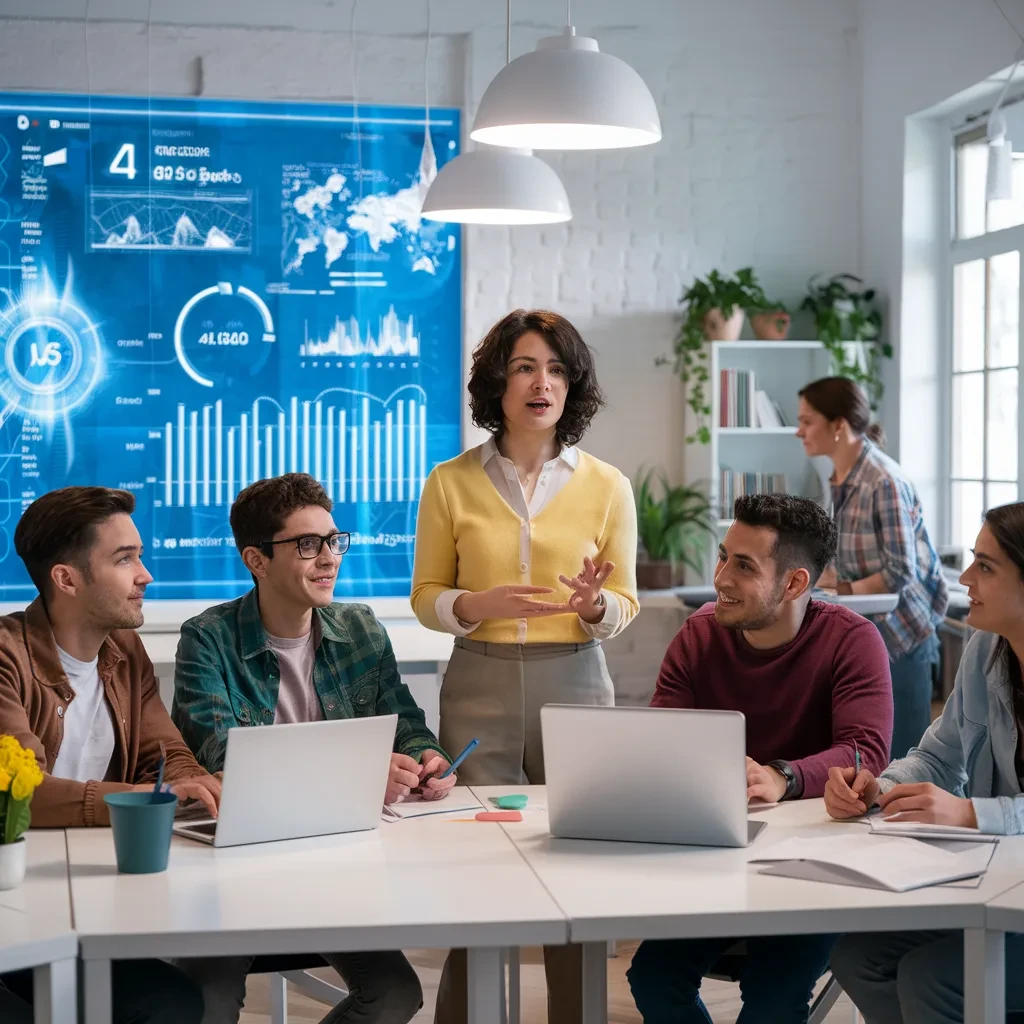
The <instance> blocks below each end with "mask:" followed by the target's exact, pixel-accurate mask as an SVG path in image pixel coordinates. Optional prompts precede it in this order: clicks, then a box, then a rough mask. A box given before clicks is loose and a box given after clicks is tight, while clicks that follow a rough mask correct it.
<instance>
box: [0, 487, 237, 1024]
mask: <svg viewBox="0 0 1024 1024" xmlns="http://www.w3.org/2000/svg"><path fill="white" fill-rule="evenodd" d="M134 509H135V499H134V497H133V496H132V495H131V494H130V493H129V492H128V491H115V490H110V489H108V488H105V487H66V488H64V489H63V490H59V491H51V492H50V493H49V494H44V495H43V496H42V497H41V498H39V499H37V500H36V501H34V502H33V503H32V504H31V505H30V506H29V507H28V508H27V509H26V510H25V512H24V514H23V515H22V517H21V521H20V522H19V523H18V526H17V529H16V530H15V532H14V547H15V550H16V551H17V553H18V555H19V556H20V558H21V559H22V561H23V562H24V563H25V567H26V569H27V570H28V573H29V576H30V577H31V579H32V582H33V583H34V584H35V586H36V588H37V589H38V591H39V597H37V598H36V600H35V601H33V602H32V604H30V605H29V606H28V608H27V609H26V610H25V611H24V612H23V613H22V612H20V613H17V614H14V615H7V616H3V617H0V733H7V734H9V735H11V736H14V737H15V738H16V739H17V740H18V741H19V742H20V743H21V744H22V746H25V747H29V748H31V749H32V750H33V751H35V755H36V758H37V759H38V761H39V765H40V767H41V768H42V769H43V771H44V772H45V773H46V776H45V778H44V780H43V783H42V785H40V786H39V788H38V789H37V790H36V792H35V796H34V797H33V800H32V824H33V826H34V827H36V828H72V827H78V826H83V825H107V824H109V823H110V817H109V814H108V812H107V806H106V804H105V803H104V802H103V797H104V795H105V794H107V793H116V792H122V791H126V790H131V789H151V788H152V786H153V784H154V782H155V780H156V770H157V763H158V761H159V759H160V755H161V747H162V748H163V750H164V751H165V752H166V763H165V769H164V778H165V779H166V780H167V783H168V785H169V787H170V788H171V789H172V790H173V791H174V792H175V793H176V794H177V795H178V797H179V798H180V799H183V800H184V799H195V800H200V801H202V802H203V803H204V804H206V806H207V807H208V808H209V809H210V811H211V813H213V814H216V812H217V803H218V800H219V798H220V782H219V781H218V780H217V779H216V778H213V777H211V776H210V775H208V774H207V772H206V771H205V770H204V769H202V768H201V767H200V766H199V765H198V763H197V762H196V760H195V758H193V756H192V754H191V753H190V751H189V749H188V747H187V746H186V744H185V742H184V741H183V740H182V738H181V734H180V733H179V732H178V730H177V729H176V728H175V727H174V725H173V723H172V722H171V719H170V716H169V715H168V713H167V710H166V709H165V708H164V706H163V704H162V702H161V700H160V693H159V690H158V688H157V684H156V679H155V677H154V675H153V666H152V664H151V663H150V660H149V658H148V656H147V655H146V652H145V650H144V648H143V646H142V641H141V640H140V639H139V636H138V634H137V633H136V632H135V630H136V629H137V628H138V627H139V626H141V625H142V622H143V615H142V600H143V595H144V594H145V590H146V586H147V585H148V584H149V583H151V582H152V579H153V577H152V576H150V575H149V573H148V572H147V571H146V568H145V566H144V565H143V564H142V541H141V538H140V537H139V531H138V530H137V529H136V528H135V524H134V523H133V522H132V519H131V513H132V512H133V511H134ZM112 980H113V996H114V1024H128V1022H131V1024H143V1022H145V1024H198V1022H199V1020H200V1019H201V1017H202V1012H203V1005H202V1003H203V1001H202V997H201V995H200V993H199V991H198V989H197V988H196V987H195V986H194V985H193V984H192V983H191V982H190V981H189V980H188V979H187V978H185V976H184V975H182V974H181V973H180V972H179V971H178V970H177V969H176V968H174V967H172V966H171V965H170V964H167V963H164V962H163V961H160V960H123V961H115V962H114V964H113V979H112ZM31 1001H32V978H31V973H29V974H28V975H27V976H26V975H25V974H21V973H19V974H13V975H7V976H5V977H4V978H2V979H0V1018H2V1019H3V1020H4V1021H7V1020H12V1021H20V1020H22V1019H25V1020H26V1021H28V1020H31V1010H30V1008H29V1007H30V1004H31Z"/></svg>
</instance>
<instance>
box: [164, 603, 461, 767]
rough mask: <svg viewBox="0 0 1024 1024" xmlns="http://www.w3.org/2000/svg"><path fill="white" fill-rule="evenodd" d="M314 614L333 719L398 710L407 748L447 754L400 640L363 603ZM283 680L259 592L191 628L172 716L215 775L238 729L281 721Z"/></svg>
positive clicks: (324, 692) (327, 711) (319, 668)
mask: <svg viewBox="0 0 1024 1024" xmlns="http://www.w3.org/2000/svg"><path fill="white" fill-rule="evenodd" d="M313 616H314V622H313V628H314V636H315V637H316V638H317V645H316V657H315V661H314V665H313V687H314V689H315V690H316V694H317V696H318V697H319V698H320V707H321V708H322V710H323V714H324V718H325V719H338V718H370V717H372V716H374V715H390V714H397V715H398V728H397V731H396V733H395V751H396V752H397V753H400V754H408V755H409V756H410V757H413V758H416V759H417V760H418V759H419V756H420V754H422V753H423V751H424V750H427V749H431V750H437V751H440V752H441V753H444V751H443V750H442V749H441V746H440V744H439V743H438V742H437V739H436V737H435V736H434V734H433V733H432V732H431V731H430V730H429V729H428V728H427V725H426V719H425V717H424V715H423V712H422V711H421V710H420V708H419V707H418V706H417V704H416V701H415V700H414V699H413V696H412V694H411V693H410V692H409V688H408V687H407V686H406V685H405V683H403V682H402V678H401V676H400V675H399V674H398V665H397V663H396V661H395V655H394V651H392V649H391V640H390V639H389V638H388V634H387V631H386V630H385V629H384V627H383V626H382V625H381V624H380V622H379V621H378V620H377V617H376V616H375V615H374V614H373V612H372V611H371V610H370V609H369V608H368V607H367V606H366V605H361V604H332V605H329V606H328V607H326V608H315V609H314V610H313ZM280 681H281V677H280V669H279V666H278V661H277V655H276V654H275V653H274V651H273V650H272V648H271V646H270V641H269V640H268V638H267V631H266V630H265V629H264V628H263V623H262V622H261V621H260V612H259V603H258V601H257V597H256V590H255V589H253V590H250V591H249V593H248V594H246V595H245V596H244V597H240V598H238V599H237V600H235V601H228V602H227V603H226V604H219V605H216V606H215V607H213V608H209V609H207V610H206V611H205V612H203V613H202V614H201V615H197V616H195V618H192V619H189V620H188V621H187V622H186V623H185V624H184V625H183V626H182V627H181V639H180V640H179V641H178V653H177V657H176V659H175V665H174V703H173V704H172V706H171V717H172V718H173V719H174V723H175V725H177V727H178V729H179V730H180V731H181V734H182V736H183V737H184V738H185V742H186V743H188V745H189V747H190V748H191V749H192V751H193V753H194V754H195V756H196V760H197V761H198V762H199V763H200V764H201V765H202V766H203V767H204V768H205V769H206V770H207V771H210V772H216V771H220V770H221V769H222V768H223V767H224V752H225V748H226V747H227V740H228V729H230V728H231V727H232V726H236V725H272V724H273V722H274V711H275V709H276V707H277V693H278V688H279V686H280ZM445 756H447V755H445Z"/></svg>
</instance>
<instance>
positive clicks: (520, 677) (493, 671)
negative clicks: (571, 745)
mask: <svg viewBox="0 0 1024 1024" xmlns="http://www.w3.org/2000/svg"><path fill="white" fill-rule="evenodd" d="M614 703H615V690H614V687H613V686H612V680H611V676H609V675H608V666H607V665H606V664H605V660H604V651H603V650H601V645H600V644H599V643H598V642H597V641H596V640H594V641H591V642H590V643H587V644H486V643H478V642H477V641H475V640H472V639H468V638H462V637H458V638H456V640H455V649H454V650H453V651H452V657H451V660H450V661H449V662H448V670H447V671H446V672H445V674H444V682H443V683H442V685H441V701H440V712H441V735H440V737H439V738H440V740H441V746H443V747H444V748H445V750H447V751H448V752H449V753H450V754H451V755H452V756H453V757H454V756H455V755H456V754H457V753H458V752H459V751H460V750H462V748H463V747H465V745H466V744H467V743H468V742H469V741H470V740H471V739H473V738H474V737H476V738H477V739H479V740H480V746H479V747H478V748H477V749H476V750H475V751H474V752H473V754H472V756H471V757H469V758H467V759H466V762H465V763H464V764H463V765H462V767H461V768H460V769H459V782H460V784H463V785H467V786H503V785H509V786H517V785H525V784H527V783H533V784H534V785H542V784H543V782H544V751H543V747H542V745H541V736H540V709H541V708H542V707H543V706H544V705H545V704H614Z"/></svg>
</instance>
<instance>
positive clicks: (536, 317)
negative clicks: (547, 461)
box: [469, 309, 604, 445]
mask: <svg viewBox="0 0 1024 1024" xmlns="http://www.w3.org/2000/svg"><path fill="white" fill-rule="evenodd" d="M531 331H533V332H534V333H536V334H539V335H540V336H541V337H542V338H543V339H544V340H545V341H546V342H547V343H548V344H549V345H550V346H551V347H552V348H553V349H554V350H555V352H557V353H558V358H559V359H561V360H562V362H563V363H565V368H566V371H567V372H568V377H569V391H568V394H567V395H566V396H565V408H564V409H563V410H562V415H561V417H560V418H559V420H558V425H557V426H556V427H555V434H556V436H557V437H558V441H559V443H560V444H563V445H575V444H579V442H580V439H581V438H582V437H583V435H584V434H585V433H586V432H587V428H588V427H589V426H590V421H591V420H592V419H593V418H594V416H596V415H597V412H598V410H599V409H600V408H601V406H602V405H604V396H603V395H602V393H601V388H600V386H599V385H598V383H597V371H596V370H595V368H594V356H593V353H592V352H591V351H590V346H588V345H587V343H586V342H585V341H584V340H583V338H582V337H581V336H580V332H579V331H577V330H576V328H575V327H573V325H572V324H571V323H569V321H568V320H566V318H565V317H564V316H561V315H560V314H558V313H552V312H551V311H550V310H547V309H530V310H526V309H514V310H513V311H512V312H511V313H509V314H507V315H506V316H503V317H502V318H501V319H500V320H499V321H498V322H497V323H496V324H495V325H494V326H493V327H492V328H491V329H490V330H489V331H488V332H487V337H485V338H484V340H483V341H481V342H480V344H479V345H477V347H476V349H475V350H474V352H473V368H472V369H471V370H470V373H469V409H470V412H471V414H472V416H473V422H474V423H475V424H476V425H477V426H478V427H482V428H483V429H484V430H487V431H490V433H491V434H493V435H494V436H495V437H501V435H502V433H503V431H504V429H505V414H504V412H503V411H502V408H501V399H502V396H503V395H504V394H505V386H506V383H507V373H508V361H509V360H510V359H511V358H512V351H513V349H515V347H516V342H517V341H518V340H519V339H520V338H521V337H522V336H523V335H524V334H528V333H529V332H531Z"/></svg>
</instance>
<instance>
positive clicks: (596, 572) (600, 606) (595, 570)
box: [558, 558, 615, 623]
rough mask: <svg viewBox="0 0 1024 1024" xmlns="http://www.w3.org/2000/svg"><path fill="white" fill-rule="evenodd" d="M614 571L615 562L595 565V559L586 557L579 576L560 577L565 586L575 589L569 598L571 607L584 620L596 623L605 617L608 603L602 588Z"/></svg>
mask: <svg viewBox="0 0 1024 1024" xmlns="http://www.w3.org/2000/svg"><path fill="white" fill-rule="evenodd" d="M614 571H615V563H614V562H602V563H601V564H600V565H595V564H594V561H593V559H590V558H584V559H583V572H581V573H580V574H579V575H578V576H574V577H572V579H570V578H569V577H568V576H559V577H558V579H559V581H560V582H561V583H562V585H563V586H566V587H569V588H570V589H571V590H572V591H573V593H572V596H571V597H570V598H569V609H570V610H571V611H574V612H575V613H576V614H577V615H578V616H579V617H580V618H581V619H583V621H584V622H590V623H596V622H600V621H601V620H602V619H603V618H604V611H605V608H606V604H605V599H604V597H603V596H602V594H601V590H602V588H603V587H604V585H605V583H606V581H607V580H608V577H609V576H611V574H612V573H613V572H614Z"/></svg>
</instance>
